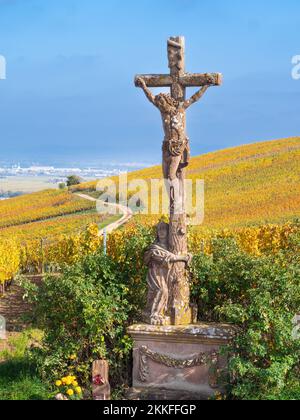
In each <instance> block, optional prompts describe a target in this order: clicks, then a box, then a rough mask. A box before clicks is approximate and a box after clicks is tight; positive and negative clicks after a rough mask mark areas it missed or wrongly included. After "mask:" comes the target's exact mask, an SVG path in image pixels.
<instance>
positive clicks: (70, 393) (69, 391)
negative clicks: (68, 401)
mask: <svg viewBox="0 0 300 420" xmlns="http://www.w3.org/2000/svg"><path fill="white" fill-rule="evenodd" d="M67 394H68V395H69V397H72V395H74V391H73V389H68V391H67Z"/></svg>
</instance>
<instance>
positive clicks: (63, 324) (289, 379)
mask: <svg viewBox="0 0 300 420" xmlns="http://www.w3.org/2000/svg"><path fill="white" fill-rule="evenodd" d="M152 240H153V232H152V231H151V230H148V229H144V228H141V229H140V230H139V234H138V235H135V236H134V237H131V238H128V239H126V244H125V247H124V250H122V251H120V252H121V254H122V257H123V258H121V261H123V262H122V263H120V262H118V263H117V262H115V261H113V260H112V259H111V258H109V257H104V256H103V255H102V253H101V252H99V254H98V255H91V256H88V257H86V258H84V259H83V260H82V261H81V262H79V263H78V264H76V265H74V266H73V267H70V268H67V267H66V268H65V269H64V271H63V274H62V275H61V276H59V277H55V276H53V277H48V278H47V279H46V280H45V282H44V283H43V285H42V286H41V288H40V289H38V290H35V293H34V294H32V293H31V295H32V296H34V297H35V300H36V311H35V315H36V317H37V320H38V322H39V325H40V327H41V328H43V329H44V331H45V338H44V346H43V349H42V350H40V351H39V354H40V366H41V370H42V372H43V374H44V375H45V376H47V378H49V377H51V376H52V378H53V379H55V378H56V377H59V376H61V375H64V374H66V373H72V372H74V373H76V375H78V374H79V375H80V376H81V380H82V381H83V383H85V384H87V383H89V382H90V371H91V363H92V361H93V360H95V359H98V358H102V357H105V358H107V359H108V361H109V363H110V366H111V379H112V385H113V387H114V388H116V387H119V386H122V385H123V384H130V378H131V366H130V363H131V362H130V360H131V346H132V344H131V341H130V339H129V337H128V336H127V335H126V328H127V326H128V325H130V324H131V323H133V322H138V321H139V320H140V313H141V310H142V308H143V306H144V304H145V298H146V291H147V287H146V281H145V277H146V268H145V267H144V266H143V264H142V255H143V252H144V249H145V248H146V247H147V245H148V244H149V243H150V242H151V241H152ZM299 244H300V241H299V238H297V237H295V238H293V244H292V245H291V246H290V247H289V251H286V252H282V253H280V254H277V255H265V256H263V257H259V258H258V257H253V256H249V255H248V254H246V253H245V252H242V251H241V250H240V249H239V248H238V246H237V245H236V243H235V242H234V241H233V240H231V239H228V240H216V241H215V242H214V244H213V255H211V256H207V255H204V254H201V253H200V254H198V255H196V256H195V257H194V260H193V265H192V268H191V290H192V298H193V300H194V301H195V302H197V304H198V307H199V317H200V319H201V320H204V321H217V322H229V323H233V324H235V325H237V326H238V327H239V329H238V331H239V332H238V334H237V336H236V338H235V340H234V341H233V343H232V345H231V346H230V349H229V352H230V354H231V358H230V363H229V368H230V377H231V381H230V382H231V383H230V387H229V388H228V395H229V396H230V397H232V398H237V399H300V389H299V361H300V341H299V340H295V339H293V338H292V328H293V326H292V319H293V317H294V316H295V314H296V313H297V312H298V311H299V308H300V261H299V255H300V252H299ZM118 259H119V261H120V255H119V256H118ZM72 354H76V360H74V361H72V360H70V355H72Z"/></svg>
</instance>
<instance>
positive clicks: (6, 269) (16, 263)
mask: <svg viewBox="0 0 300 420" xmlns="http://www.w3.org/2000/svg"><path fill="white" fill-rule="evenodd" d="M19 267H20V247H19V246H18V244H17V243H16V242H14V241H12V240H11V241H10V240H8V241H3V242H0V283H5V282H6V281H9V280H11V279H13V277H14V276H15V275H16V274H17V272H18V271H19Z"/></svg>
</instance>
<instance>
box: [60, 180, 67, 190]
mask: <svg viewBox="0 0 300 420" xmlns="http://www.w3.org/2000/svg"><path fill="white" fill-rule="evenodd" d="M58 188H59V189H60V190H64V189H65V188H66V184H65V183H64V182H60V183H59V184H58Z"/></svg>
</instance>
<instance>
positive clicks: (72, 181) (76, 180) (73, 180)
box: [67, 175, 82, 187]
mask: <svg viewBox="0 0 300 420" xmlns="http://www.w3.org/2000/svg"><path fill="white" fill-rule="evenodd" d="M81 182H82V179H81V178H80V177H79V176H77V175H70V176H68V178H67V186H68V187H71V186H72V185H79V184H81Z"/></svg>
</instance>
